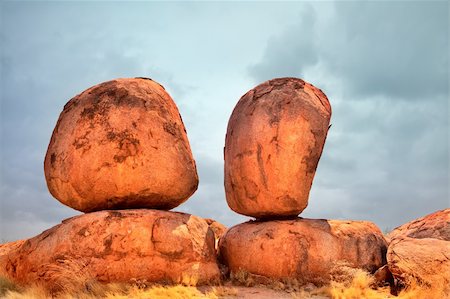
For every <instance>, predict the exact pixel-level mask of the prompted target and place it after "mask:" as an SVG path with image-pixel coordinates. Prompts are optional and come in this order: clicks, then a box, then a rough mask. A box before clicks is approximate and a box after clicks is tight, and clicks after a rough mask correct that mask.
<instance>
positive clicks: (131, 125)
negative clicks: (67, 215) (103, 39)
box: [44, 78, 198, 212]
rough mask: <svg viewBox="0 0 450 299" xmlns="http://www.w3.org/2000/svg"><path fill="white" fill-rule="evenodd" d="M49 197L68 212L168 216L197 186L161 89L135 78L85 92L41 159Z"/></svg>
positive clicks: (182, 135) (178, 124)
mask: <svg viewBox="0 0 450 299" xmlns="http://www.w3.org/2000/svg"><path fill="white" fill-rule="evenodd" d="M44 168H45V176H46V179H47V185H48V188H49V190H50V192H51V194H52V195H53V196H54V197H55V198H57V199H58V200H59V201H60V202H62V203H63V204H65V205H68V206H70V207H72V208H74V209H77V210H80V211H83V212H90V211H97V210H103V209H122V208H155V209H171V208H174V207H176V206H178V205H179V204H181V203H182V202H184V201H185V200H186V199H187V198H188V197H189V196H191V195H192V194H193V193H194V192H195V190H196V189H197V185H198V176H197V171H196V166H195V162H194V159H193V157H192V153H191V149H190V147H189V142H188V139H187V136H186V129H185V127H184V125H183V122H182V120H181V117H180V114H179V112H178V109H177V107H176V105H175V103H174V102H173V100H172V99H171V97H170V96H169V94H168V93H167V92H166V91H165V90H164V88H163V87H162V86H161V85H159V84H158V83H156V82H154V81H152V80H150V79H143V78H136V79H117V80H112V81H108V82H105V83H101V84H99V85H96V86H93V87H91V88H89V89H87V90H86V91H84V92H82V93H81V94H79V95H77V96H76V97H74V98H73V99H71V100H70V101H69V102H68V103H67V104H66V105H65V106H64V110H63V112H62V113H61V115H60V117H59V119H58V123H57V124H56V127H55V129H54V131H53V135H52V138H51V140H50V144H49V147H48V150H47V155H46V157H45V163H44Z"/></svg>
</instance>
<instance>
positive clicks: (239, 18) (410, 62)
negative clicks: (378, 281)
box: [0, 1, 450, 241]
mask: <svg viewBox="0 0 450 299" xmlns="http://www.w3.org/2000/svg"><path fill="white" fill-rule="evenodd" d="M0 11H1V24H0V49H1V65H0V67H1V78H0V84H1V85H0V89H1V124H0V129H1V140H0V145H1V160H0V163H1V172H0V174H1V176H0V217H1V221H0V241H7V240H14V239H19V238H27V237H31V236H34V235H36V234H38V233H40V232H41V231H43V230H44V229H46V228H49V227H51V226H53V225H55V224H57V223H59V222H60V221H61V220H62V219H65V218H67V217H70V216H73V215H77V214H79V213H78V212H76V211H74V210H72V209H71V208H69V207H66V206H64V205H62V204H60V203H59V202H58V201H57V200H55V199H53V198H52V197H51V195H50V194H49V192H48V190H47V187H46V183H45V178H44V171H43V161H44V156H45V152H46V149H47V146H48V142H49V140H50V136H51V134H52V130H53V128H54V126H55V124H56V120H57V118H58V116H59V113H60V112H61V110H62V108H63V106H64V104H65V103H66V102H67V101H68V100H69V99H70V98H71V97H73V96H74V95H76V94H78V93H80V92H81V91H83V90H84V89H86V88H88V87H90V86H92V85H94V84H97V83H100V82H103V81H107V80H110V79H114V78H118V77H137V76H143V77H150V78H153V79H154V80H156V81H158V82H160V83H161V84H163V85H164V86H165V87H166V89H167V90H168V91H169V93H170V94H171V95H172V97H173V99H174V100H175V102H176V103H177V105H178V107H179V109H180V112H181V115H182V116H183V119H184V121H185V125H186V129H187V132H188V137H189V139H190V143H191V147H192V151H193V154H194V157H195V159H196V162H197V165H198V171H199V176H200V185H199V188H198V191H197V192H196V193H195V194H194V196H193V197H191V198H190V199H189V200H188V201H187V202H186V203H184V204H183V205H181V206H180V207H178V208H177V209H176V210H178V211H185V212H189V213H193V214H197V215H199V216H203V217H211V218H215V219H217V220H219V221H221V222H223V223H225V224H226V225H234V224H237V223H239V222H242V221H245V220H246V219H248V218H246V217H243V216H239V215H237V214H235V213H234V212H232V211H231V210H230V209H229V208H228V206H227V204H226V200H225V194H224V188H223V152H222V150H223V146H224V139H225V132H226V126H227V122H228V118H229V116H230V114H231V111H232V109H233V107H234V105H235V104H236V103H237V101H238V100H239V98H240V97H241V96H242V95H243V94H244V93H245V92H247V91H248V90H249V89H251V88H252V87H254V86H256V85H257V84H259V83H261V82H263V81H265V80H268V79H271V78H275V77H286V76H293V77H300V78H303V79H305V80H306V81H308V82H311V83H312V84H314V85H315V86H317V87H319V88H321V89H322V90H323V91H324V92H325V93H326V94H327V95H328V98H329V100H330V102H331V105H332V107H333V116H332V124H333V126H332V128H331V130H330V132H329V135H328V139H327V142H326V145H325V149H324V153H323V155H322V159H321V161H320V163H319V167H318V170H317V173H316V177H315V180H314V183H313V188H312V192H311V195H310V200H309V206H308V208H307V209H306V210H305V211H304V212H303V214H302V216H304V217H311V218H338V219H364V220H370V221H374V222H375V223H376V224H378V225H379V227H380V228H381V229H382V230H387V229H391V228H394V227H395V226H398V225H400V224H402V223H404V222H406V221H409V220H411V219H414V218H417V217H419V216H422V215H425V214H428V213H430V212H433V211H435V210H438V209H443V208H447V207H449V206H450V200H449V104H448V102H449V64H448V60H449V3H448V2H447V1H442V2H431V1H426V2H420V1H414V2H407V1H402V2H394V3H392V2H387V1H383V2H350V1H346V2H337V3H333V2H316V3H310V2H283V3H281V2H180V3H175V2H170V3H163V2H134V3H125V2H110V3H106V2H96V3H89V2H63V3H61V2H16V1H14V2H12V1H11V2H9V1H2V2H0Z"/></svg>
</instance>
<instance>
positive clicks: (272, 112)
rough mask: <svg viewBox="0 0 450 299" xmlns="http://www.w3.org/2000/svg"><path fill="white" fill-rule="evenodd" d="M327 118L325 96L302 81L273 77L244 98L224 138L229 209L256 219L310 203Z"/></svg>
mask: <svg viewBox="0 0 450 299" xmlns="http://www.w3.org/2000/svg"><path fill="white" fill-rule="evenodd" d="M330 117H331V106H330V104H329V102H328V99H327V97H326V96H325V94H324V93H323V92H322V91H321V90H320V89H318V88H316V87H314V86H313V85H311V84H309V83H307V82H305V81H303V80H301V79H296V78H279V79H273V80H270V81H267V82H264V83H262V84H261V85H258V86H257V87H255V88H254V89H252V90H250V91H249V92H247V93H246V94H245V95H244V96H242V98H241V99H240V100H239V102H238V103H237V105H236V107H235V108H234V111H233V113H232V115H231V117H230V120H229V123H228V129H227V135H226V139H225V149H224V158H225V191H226V198H227V202H228V205H229V206H230V208H231V209H232V210H233V211H235V212H237V213H239V214H243V215H247V216H253V217H256V218H271V217H277V216H297V215H298V214H299V213H301V212H302V211H303V210H304V209H305V208H306V206H307V205H308V197H309V192H310V189H311V185H312V182H313V178H314V174H315V172H316V168H317V164H318V162H319V159H320V156H321V154H322V149H323V146H324V143H325V138H326V136H327V132H328V128H329V123H330Z"/></svg>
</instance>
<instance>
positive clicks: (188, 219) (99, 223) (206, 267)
mask: <svg viewBox="0 0 450 299" xmlns="http://www.w3.org/2000/svg"><path fill="white" fill-rule="evenodd" d="M72 265H74V266H72ZM63 266H64V267H63ZM61 268H63V270H64V272H65V273H61ZM6 271H7V273H8V275H9V276H10V277H11V278H12V279H13V280H14V281H16V282H18V283H20V284H32V283H44V284H45V285H47V286H48V287H49V288H50V289H55V287H57V286H58V285H61V284H62V283H61V280H62V279H63V278H64V277H67V275H69V276H70V277H73V278H76V276H77V275H78V273H89V275H91V276H92V278H93V279H96V280H98V281H100V282H129V281H132V280H138V281H139V280H141V281H148V282H174V283H187V284H197V283H199V284H202V283H208V282H211V281H215V280H217V279H218V278H219V269H218V265H217V261H216V255H215V250H214V234H213V232H212V231H211V229H210V228H209V227H208V224H207V223H206V221H205V220H203V219H201V218H199V217H196V216H192V215H189V214H183V213H175V212H166V211H158V210H144V209H140V210H119V211H101V212H93V213H88V214H84V215H81V216H77V217H73V218H70V219H67V220H64V221H63V222H62V223H61V224H59V225H57V226H55V227H53V228H51V229H49V230H47V231H45V232H43V233H42V234H40V235H38V236H36V237H34V238H31V239H29V240H27V241H26V242H25V243H24V244H23V245H22V246H21V247H19V248H18V249H17V250H14V251H11V252H10V253H9V254H8V255H7V261H6ZM71 271H72V272H71Z"/></svg>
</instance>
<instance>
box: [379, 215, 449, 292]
mask: <svg viewBox="0 0 450 299" xmlns="http://www.w3.org/2000/svg"><path fill="white" fill-rule="evenodd" d="M388 238H389V239H390V240H391V241H390V244H389V248H388V252H387V262H388V266H389V270H390V271H391V273H392V275H393V276H394V278H395V279H396V281H397V282H398V283H399V284H400V285H409V284H412V283H415V282H416V283H417V282H418V283H420V284H424V285H427V286H430V287H433V288H434V289H440V290H444V291H447V292H448V293H450V287H449V286H450V209H444V210H441V211H437V212H435V213H432V214H429V215H427V216H424V217H421V218H418V219H416V220H413V221H410V222H408V223H406V224H404V225H402V226H399V227H398V228H396V229H394V230H393V231H392V232H391V233H390V234H389V235H388ZM445 288H447V289H445Z"/></svg>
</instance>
